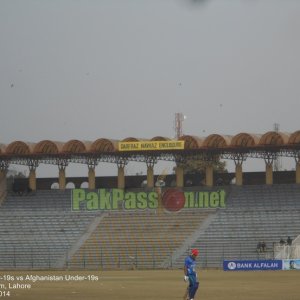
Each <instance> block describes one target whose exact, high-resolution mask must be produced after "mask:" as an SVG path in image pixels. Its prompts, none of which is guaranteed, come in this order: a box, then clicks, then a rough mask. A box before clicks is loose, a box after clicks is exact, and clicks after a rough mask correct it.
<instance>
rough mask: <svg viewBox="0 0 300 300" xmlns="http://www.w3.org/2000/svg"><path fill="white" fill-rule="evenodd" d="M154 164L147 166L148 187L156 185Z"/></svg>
mask: <svg viewBox="0 0 300 300" xmlns="http://www.w3.org/2000/svg"><path fill="white" fill-rule="evenodd" d="M153 173H154V172H153V166H147V187H148V188H153V187H154V175H153Z"/></svg>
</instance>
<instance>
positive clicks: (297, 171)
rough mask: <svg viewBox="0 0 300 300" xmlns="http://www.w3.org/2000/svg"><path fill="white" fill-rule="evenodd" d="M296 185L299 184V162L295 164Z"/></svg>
mask: <svg viewBox="0 0 300 300" xmlns="http://www.w3.org/2000/svg"><path fill="white" fill-rule="evenodd" d="M296 183H298V184H300V161H298V162H297V163H296Z"/></svg>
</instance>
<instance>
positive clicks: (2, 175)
mask: <svg viewBox="0 0 300 300" xmlns="http://www.w3.org/2000/svg"><path fill="white" fill-rule="evenodd" d="M7 169H8V165H7V168H2V161H1V163H0V203H2V202H3V201H4V199H5V197H6V190H7V180H6V173H7Z"/></svg>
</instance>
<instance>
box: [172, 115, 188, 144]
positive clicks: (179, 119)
mask: <svg viewBox="0 0 300 300" xmlns="http://www.w3.org/2000/svg"><path fill="white" fill-rule="evenodd" d="M185 119H186V116H185V115H183V113H175V124H174V129H175V138H176V139H179V138H180V137H181V136H182V134H183V133H182V123H183V121H184V120H185Z"/></svg>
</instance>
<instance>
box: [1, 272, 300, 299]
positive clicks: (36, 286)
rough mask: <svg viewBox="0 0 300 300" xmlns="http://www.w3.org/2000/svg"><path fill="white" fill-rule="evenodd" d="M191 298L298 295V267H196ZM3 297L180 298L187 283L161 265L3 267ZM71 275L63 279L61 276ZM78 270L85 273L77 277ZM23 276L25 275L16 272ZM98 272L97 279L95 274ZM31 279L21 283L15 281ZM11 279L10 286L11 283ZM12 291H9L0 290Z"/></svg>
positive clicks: (268, 297)
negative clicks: (46, 278) (36, 278)
mask: <svg viewBox="0 0 300 300" xmlns="http://www.w3.org/2000/svg"><path fill="white" fill-rule="evenodd" d="M198 273H199V278H200V288H199V290H198V294H197V295H196V298H195V299H203V300H204V299H205V300H220V299H222V300H233V299H239V300H254V299H255V300H258V299H261V300H299V299H300V289H299V282H300V281H299V278H300V271H256V272H251V271H247V272H224V271H220V270H202V271H199V272H198ZM0 274H1V275H0V277H1V285H0V287H1V291H2V296H1V295H0V296H1V297H0V298H3V299H5V298H6V299H20V300H35V299H36V300H37V299H38V300H65V299H66V300H68V299H70V300H71V299H72V300H77V299H86V300H89V299H98V300H104V299H110V300H123V299H126V300H136V299H143V300H146V299H148V300H150V299H151V300H158V299H164V300H171V299H172V300H173V299H183V294H184V290H185V287H186V283H185V282H184V281H183V272H182V271H180V270H173V271H170V270H163V271H157V270H155V271H103V272H101V271H84V272H83V271H1V272H0ZM26 275H38V276H46V275H49V276H62V278H63V280H61V279H60V280H58V281H36V282H35V283H34V282H32V280H25V279H26ZM65 275H66V276H69V275H71V276H75V278H73V280H69V281H67V280H66V278H65V277H64V276H65ZM76 275H77V277H78V276H82V277H85V279H84V280H80V281H76V280H75V279H76ZM20 276H23V280H22V279H21V278H20ZM97 277H98V279H97ZM18 284H31V288H25V289H22V288H21V287H20V286H18V288H17V289H13V288H12V287H13V285H18ZM9 285H10V286H9ZM8 292H10V296H8V295H7V296H4V294H5V293H6V294H7V293H8Z"/></svg>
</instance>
